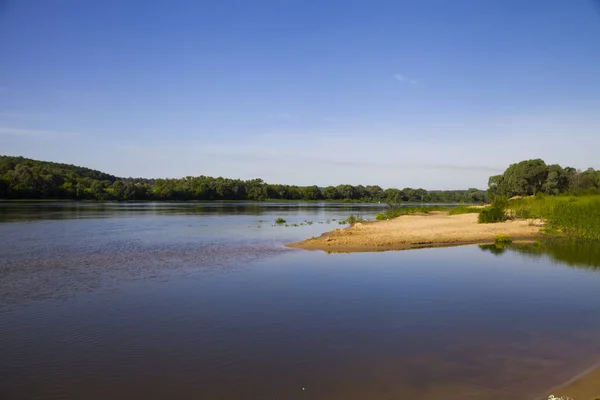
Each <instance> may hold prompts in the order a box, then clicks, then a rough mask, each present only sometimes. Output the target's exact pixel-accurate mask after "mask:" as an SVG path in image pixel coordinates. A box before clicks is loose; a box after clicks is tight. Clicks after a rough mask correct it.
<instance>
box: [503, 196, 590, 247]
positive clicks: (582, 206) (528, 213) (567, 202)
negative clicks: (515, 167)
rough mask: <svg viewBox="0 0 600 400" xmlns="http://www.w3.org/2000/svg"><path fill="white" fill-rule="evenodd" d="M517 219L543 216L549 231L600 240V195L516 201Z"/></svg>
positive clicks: (546, 197)
mask: <svg viewBox="0 0 600 400" xmlns="http://www.w3.org/2000/svg"><path fill="white" fill-rule="evenodd" d="M508 207H509V209H511V210H513V214H514V215H515V217H517V218H541V219H544V220H545V221H546V228H547V231H548V233H549V234H557V231H560V232H563V233H564V234H566V235H568V236H572V237H578V238H581V239H587V240H600V196H581V197H574V196H543V197H531V198H525V199H518V200H513V201H511V202H510V203H509V206H508Z"/></svg>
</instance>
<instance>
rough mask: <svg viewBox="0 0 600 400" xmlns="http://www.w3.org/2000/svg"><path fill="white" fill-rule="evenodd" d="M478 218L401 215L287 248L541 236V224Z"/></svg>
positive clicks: (397, 246)
mask: <svg viewBox="0 0 600 400" xmlns="http://www.w3.org/2000/svg"><path fill="white" fill-rule="evenodd" d="M477 217H478V214H462V215H448V213H447V212H442V211H440V212H432V213H429V214H414V215H403V216H401V217H398V218H395V219H392V220H389V221H373V222H365V223H357V224H354V225H353V226H351V227H348V228H345V229H335V230H334V231H332V232H328V233H326V234H324V235H322V236H320V237H318V238H310V239H307V240H304V241H301V242H296V243H290V244H287V245H286V246H288V247H293V248H299V249H305V250H323V251H327V252H339V253H349V252H364V251H384V250H407V249H414V248H423V247H447V246H460V245H467V244H480V243H493V242H494V239H495V237H496V235H498V234H504V235H507V236H509V237H510V238H511V239H512V240H514V241H518V240H533V239H535V238H538V237H540V236H541V233H540V228H541V227H542V226H543V222H542V221H541V220H515V221H507V222H501V223H495V224H479V223H477Z"/></svg>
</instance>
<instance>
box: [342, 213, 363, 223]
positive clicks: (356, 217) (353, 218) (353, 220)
mask: <svg viewBox="0 0 600 400" xmlns="http://www.w3.org/2000/svg"><path fill="white" fill-rule="evenodd" d="M357 222H365V219H364V218H363V216H362V215H358V214H357V215H351V216H349V217H348V218H346V219H344V220H340V222H339V223H340V225H343V224H355V223H357Z"/></svg>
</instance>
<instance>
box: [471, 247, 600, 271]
mask: <svg viewBox="0 0 600 400" xmlns="http://www.w3.org/2000/svg"><path fill="white" fill-rule="evenodd" d="M479 248H480V249H481V250H483V251H487V252H490V253H492V254H494V255H495V256H501V255H503V254H504V253H506V252H515V253H519V254H522V255H525V256H527V257H532V258H544V257H546V258H549V259H550V260H553V261H557V262H559V263H561V264H565V265H568V266H570V267H575V268H583V269H592V270H600V245H599V244H598V243H597V242H592V241H579V240H552V241H548V242H544V243H541V242H534V243H525V244H524V243H519V244H511V245H508V246H503V245H496V244H488V245H480V246H479Z"/></svg>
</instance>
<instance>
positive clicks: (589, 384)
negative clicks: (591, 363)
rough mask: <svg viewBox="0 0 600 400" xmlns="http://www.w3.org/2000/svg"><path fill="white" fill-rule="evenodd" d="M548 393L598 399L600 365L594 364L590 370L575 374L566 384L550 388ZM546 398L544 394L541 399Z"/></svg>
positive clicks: (576, 398)
mask: <svg viewBox="0 0 600 400" xmlns="http://www.w3.org/2000/svg"><path fill="white" fill-rule="evenodd" d="M550 394H553V395H554V396H556V397H561V396H568V397H569V398H572V399H574V400H599V399H600V366H595V367H594V368H592V369H591V370H590V371H586V372H584V373H583V374H581V375H579V376H576V377H575V378H573V379H572V380H570V381H569V382H567V383H566V384H564V385H562V386H560V387H558V388H555V389H553V390H551V391H550V392H549V395H550ZM547 398H548V397H547V396H544V397H543V400H546V399H547ZM540 400H541V399H540Z"/></svg>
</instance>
